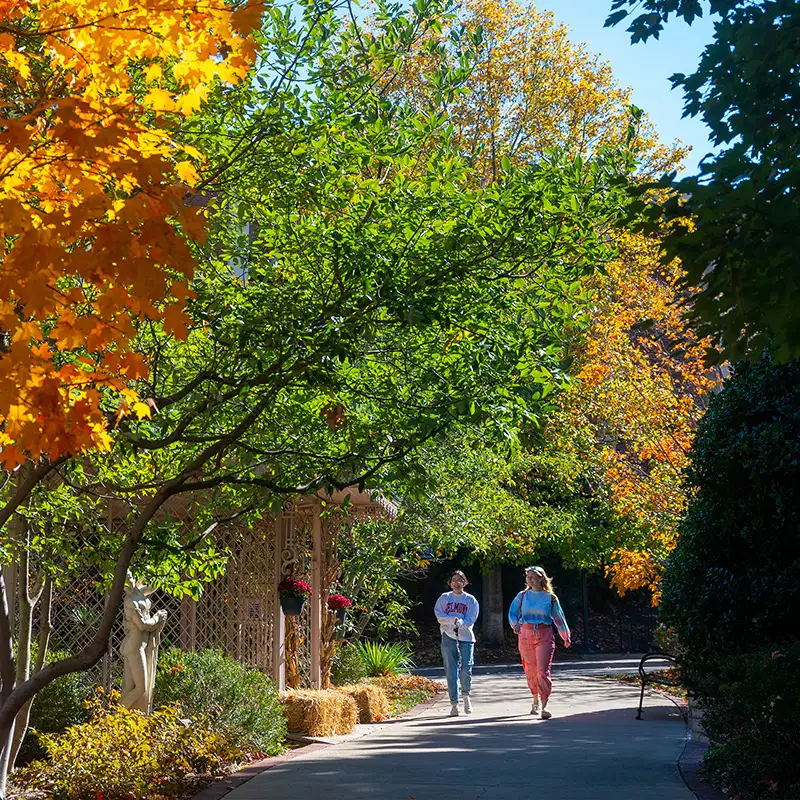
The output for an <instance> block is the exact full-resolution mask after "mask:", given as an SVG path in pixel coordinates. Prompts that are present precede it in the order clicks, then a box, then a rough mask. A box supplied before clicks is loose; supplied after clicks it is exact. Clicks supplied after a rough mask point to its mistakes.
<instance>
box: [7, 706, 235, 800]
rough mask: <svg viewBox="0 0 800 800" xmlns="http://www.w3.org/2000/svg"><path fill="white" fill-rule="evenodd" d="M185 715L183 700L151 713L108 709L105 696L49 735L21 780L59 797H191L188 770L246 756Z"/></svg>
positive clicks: (63, 799)
mask: <svg viewBox="0 0 800 800" xmlns="http://www.w3.org/2000/svg"><path fill="white" fill-rule="evenodd" d="M115 694H116V693H115ZM117 696H118V695H117ZM182 717H183V711H182V710H181V708H180V707H179V706H178V705H170V706H166V707H164V708H161V709H159V710H158V711H155V712H154V713H153V714H151V715H150V716H147V717H146V716H144V715H143V714H141V713H139V712H138V711H130V710H129V709H127V708H122V707H119V706H116V705H113V706H112V707H111V709H106V708H104V707H103V702H102V697H101V695H100V694H98V699H97V701H96V702H95V703H94V706H93V711H92V718H91V720H90V721H89V722H85V723H83V724H82V725H75V726H73V727H71V728H69V729H68V730H66V731H65V732H64V733H62V734H53V735H43V736H42V737H41V742H42V744H43V746H44V749H45V751H46V754H47V756H48V760H47V761H35V762H33V763H32V764H29V765H28V766H27V767H24V768H23V769H21V770H19V771H17V772H15V773H14V778H15V780H16V781H18V782H20V783H21V784H22V785H23V786H26V787H27V788H37V789H44V790H45V791H46V792H48V796H50V797H53V798H56V800H87V798H103V800H146V799H147V800H152V798H155V797H180V796H183V795H184V794H185V791H184V790H185V783H184V778H185V776H186V774H187V773H190V772H204V771H208V770H216V769H218V768H219V767H220V766H221V765H222V764H223V763H225V762H226V761H230V760H233V759H238V758H240V757H241V755H242V754H241V753H240V752H239V751H237V750H236V749H234V748H231V747H230V746H229V744H228V743H227V742H226V741H225V738H224V736H222V735H221V734H219V733H215V732H213V731H210V730H208V729H206V728H205V727H204V726H203V724H202V722H201V721H199V720H197V719H188V720H187V719H182Z"/></svg>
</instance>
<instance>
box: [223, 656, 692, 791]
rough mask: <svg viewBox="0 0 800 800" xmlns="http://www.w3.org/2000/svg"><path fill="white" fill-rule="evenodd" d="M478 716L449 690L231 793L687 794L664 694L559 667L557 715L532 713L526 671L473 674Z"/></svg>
mask: <svg viewBox="0 0 800 800" xmlns="http://www.w3.org/2000/svg"><path fill="white" fill-rule="evenodd" d="M473 701H474V705H475V712H474V713H473V714H472V715H470V716H465V715H464V714H463V712H462V715H461V716H459V717H453V718H451V717H448V716H447V713H448V711H449V708H450V704H449V702H448V700H447V696H446V694H444V695H441V696H440V699H439V700H438V701H437V702H436V703H435V704H434V705H432V706H430V707H428V708H427V709H425V711H424V712H423V713H421V714H420V715H418V716H416V717H413V718H411V719H406V720H394V721H391V722H387V723H383V724H379V725H376V726H370V728H371V730H370V732H369V734H368V735H367V736H363V737H361V738H358V739H350V740H349V741H344V742H341V743H339V744H336V745H332V746H328V747H323V748H322V749H313V750H312V751H310V752H309V753H308V755H306V756H304V755H302V754H299V755H298V756H297V757H296V758H294V759H292V760H291V761H285V762H282V763H278V764H277V765H276V766H274V767H273V768H272V769H269V770H267V771H265V772H263V773H261V774H260V775H257V776H256V777H255V778H252V779H251V780H249V781H248V782H247V783H245V784H244V785H242V786H240V787H239V788H237V789H235V790H234V791H232V792H231V793H229V794H227V795H226V796H225V798H226V800H367V798H370V800H373V799H374V798H379V799H380V800H442V799H443V798H447V797H453V798H455V800H478V798H481V800H512V798H513V800H528V799H529V798H530V800H534V799H535V800H539V798H548V800H642V799H643V798H644V800H691V798H692V797H693V795H692V793H691V792H690V791H689V790H688V789H687V788H686V786H685V784H684V783H683V781H682V779H681V777H680V774H679V772H678V769H677V765H676V762H677V759H678V757H679V756H680V754H681V751H682V750H683V747H684V744H685V742H686V728H685V725H684V722H683V718H682V716H681V714H680V711H679V710H678V708H677V707H676V706H675V705H674V704H673V703H671V702H670V701H669V700H666V699H664V698H662V697H661V696H659V695H655V694H649V695H647V696H646V698H645V702H646V705H645V708H646V711H645V719H644V720H643V721H641V722H638V721H637V720H636V719H635V715H636V705H637V702H638V690H637V689H636V687H633V686H627V685H624V684H620V683H617V682H614V681H605V680H600V679H597V678H592V677H585V676H582V675H574V674H570V673H569V672H568V671H566V670H565V671H562V672H561V674H559V675H556V676H554V691H553V696H552V698H551V700H550V705H549V708H550V709H551V711H552V712H553V719H552V720H548V721H543V720H538V719H534V718H532V717H531V716H530V715H529V714H528V711H529V710H530V694H529V692H528V690H527V687H526V685H525V681H524V679H523V678H522V677H521V676H516V675H509V674H500V675H480V676H477V677H476V678H475V681H474V686H473Z"/></svg>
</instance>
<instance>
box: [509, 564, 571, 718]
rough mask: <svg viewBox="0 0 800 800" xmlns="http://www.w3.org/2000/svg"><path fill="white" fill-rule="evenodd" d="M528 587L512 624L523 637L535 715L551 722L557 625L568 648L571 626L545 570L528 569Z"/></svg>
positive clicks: (514, 603)
mask: <svg viewBox="0 0 800 800" xmlns="http://www.w3.org/2000/svg"><path fill="white" fill-rule="evenodd" d="M525 583H526V584H527V588H526V589H523V590H522V591H521V592H520V593H519V594H518V595H517V596H516V597H515V598H514V600H513V601H512V603H511V608H509V610H508V621H509V622H510V623H511V627H512V628H513V629H514V632H515V633H518V634H519V653H520V655H521V656H522V668H523V669H524V670H525V677H526V678H527V680H528V688H529V689H530V690H531V694H532V695H533V705H532V706H531V714H538V713H540V712H541V715H542V719H550V717H552V716H553V715H552V714H551V713H550V712H549V711H548V710H547V708H546V706H547V701H548V700H549V699H550V692H551V691H552V688H553V681H552V680H551V679H550V666H551V664H552V663H553V653H554V651H555V649H556V642H555V639H554V637H553V625H554V624H555V626H556V628H557V629H558V633H559V635H560V636H561V640H562V641H563V642H564V647H569V646H570V644H571V640H570V633H569V626H568V625H567V621H566V620H565V619H564V612H563V611H562V609H561V603H559V602H558V598H557V597H556V596H555V594H553V584H552V582H551V581H550V578H549V577H548V576H547V573H546V572H545V571H544V570H543V569H542V568H541V567H528V568H527V569H526V570H525Z"/></svg>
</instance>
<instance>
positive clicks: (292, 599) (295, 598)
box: [278, 578, 311, 617]
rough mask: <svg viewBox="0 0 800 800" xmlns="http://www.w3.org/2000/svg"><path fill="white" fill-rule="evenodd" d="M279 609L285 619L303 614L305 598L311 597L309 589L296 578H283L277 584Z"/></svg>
mask: <svg viewBox="0 0 800 800" xmlns="http://www.w3.org/2000/svg"><path fill="white" fill-rule="evenodd" d="M278 595H279V597H280V600H281V609H282V610H283V613H284V614H285V615H286V616H287V617H299V616H300V614H302V613H303V606H304V605H305V602H306V598H307V597H310V596H311V587H310V586H309V585H308V584H307V583H306V582H305V581H300V580H297V578H284V579H283V580H282V581H281V582H280V583H279V584H278Z"/></svg>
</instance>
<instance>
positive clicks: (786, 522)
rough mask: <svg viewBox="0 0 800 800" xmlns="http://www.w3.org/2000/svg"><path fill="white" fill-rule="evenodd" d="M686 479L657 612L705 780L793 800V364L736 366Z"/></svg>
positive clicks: (796, 600)
mask: <svg viewBox="0 0 800 800" xmlns="http://www.w3.org/2000/svg"><path fill="white" fill-rule="evenodd" d="M687 479H688V483H689V485H690V488H693V489H694V490H695V494H694V497H693V499H692V500H691V502H690V504H689V508H688V511H687V516H686V519H685V520H684V522H683V523H682V526H681V535H680V538H679V541H678V546H677V548H676V549H675V551H674V553H673V554H672V556H671V557H670V559H669V561H668V564H667V570H666V574H665V576H664V582H663V599H662V604H661V612H662V616H663V617H664V619H665V621H666V622H667V624H669V625H671V626H673V627H674V628H675V630H676V631H677V634H678V639H679V642H680V645H681V647H682V648H683V649H684V651H685V652H684V654H683V656H682V660H681V661H682V678H683V680H684V683H685V686H686V688H687V689H688V691H689V692H690V693H691V694H692V695H694V696H695V697H696V698H697V699H698V700H699V702H700V704H701V705H702V706H703V708H704V709H705V713H706V718H705V721H704V724H705V727H706V729H707V731H708V733H709V738H710V740H711V743H712V749H711V751H710V754H709V756H708V759H707V762H706V766H707V769H708V774H709V775H710V776H711V777H712V778H713V779H714V781H715V782H716V783H717V784H718V785H719V786H724V787H726V788H727V789H728V791H729V796H731V797H737V798H741V800H778V798H781V799H784V798H785V799H786V800H789V798H792V800H796V798H797V797H800V758H798V757H796V753H797V750H796V748H795V747H793V746H790V745H789V740H790V739H791V737H793V736H794V735H795V732H796V729H797V719H798V716H797V707H798V702H800V701H799V698H800V681H798V676H797V657H796V656H795V655H793V654H796V653H797V648H798V647H800V363H797V362H792V363H790V364H785V365H779V366H775V365H773V364H771V363H770V362H769V361H768V360H765V361H762V362H760V363H758V364H755V365H743V366H740V367H737V369H736V372H735V374H734V376H733V378H732V379H730V380H729V381H727V382H726V384H725V387H724V389H723V391H722V392H720V393H719V394H718V395H715V396H714V397H713V398H712V400H711V403H710V406H709V409H708V411H707V413H706V415H705V417H704V419H703V421H702V423H701V425H700V427H699V429H698V433H697V437H696V441H695V445H694V449H693V454H692V463H691V468H690V470H689V473H688V476H687ZM773 653H775V654H776V655H775V657H774V658H773V657H772V654H773ZM757 735H761V736H762V745H763V746H758V745H756V736H757ZM765 747H771V748H772V749H771V750H769V752H766V751H765V749H764V748H765ZM793 754H794V755H793Z"/></svg>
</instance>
